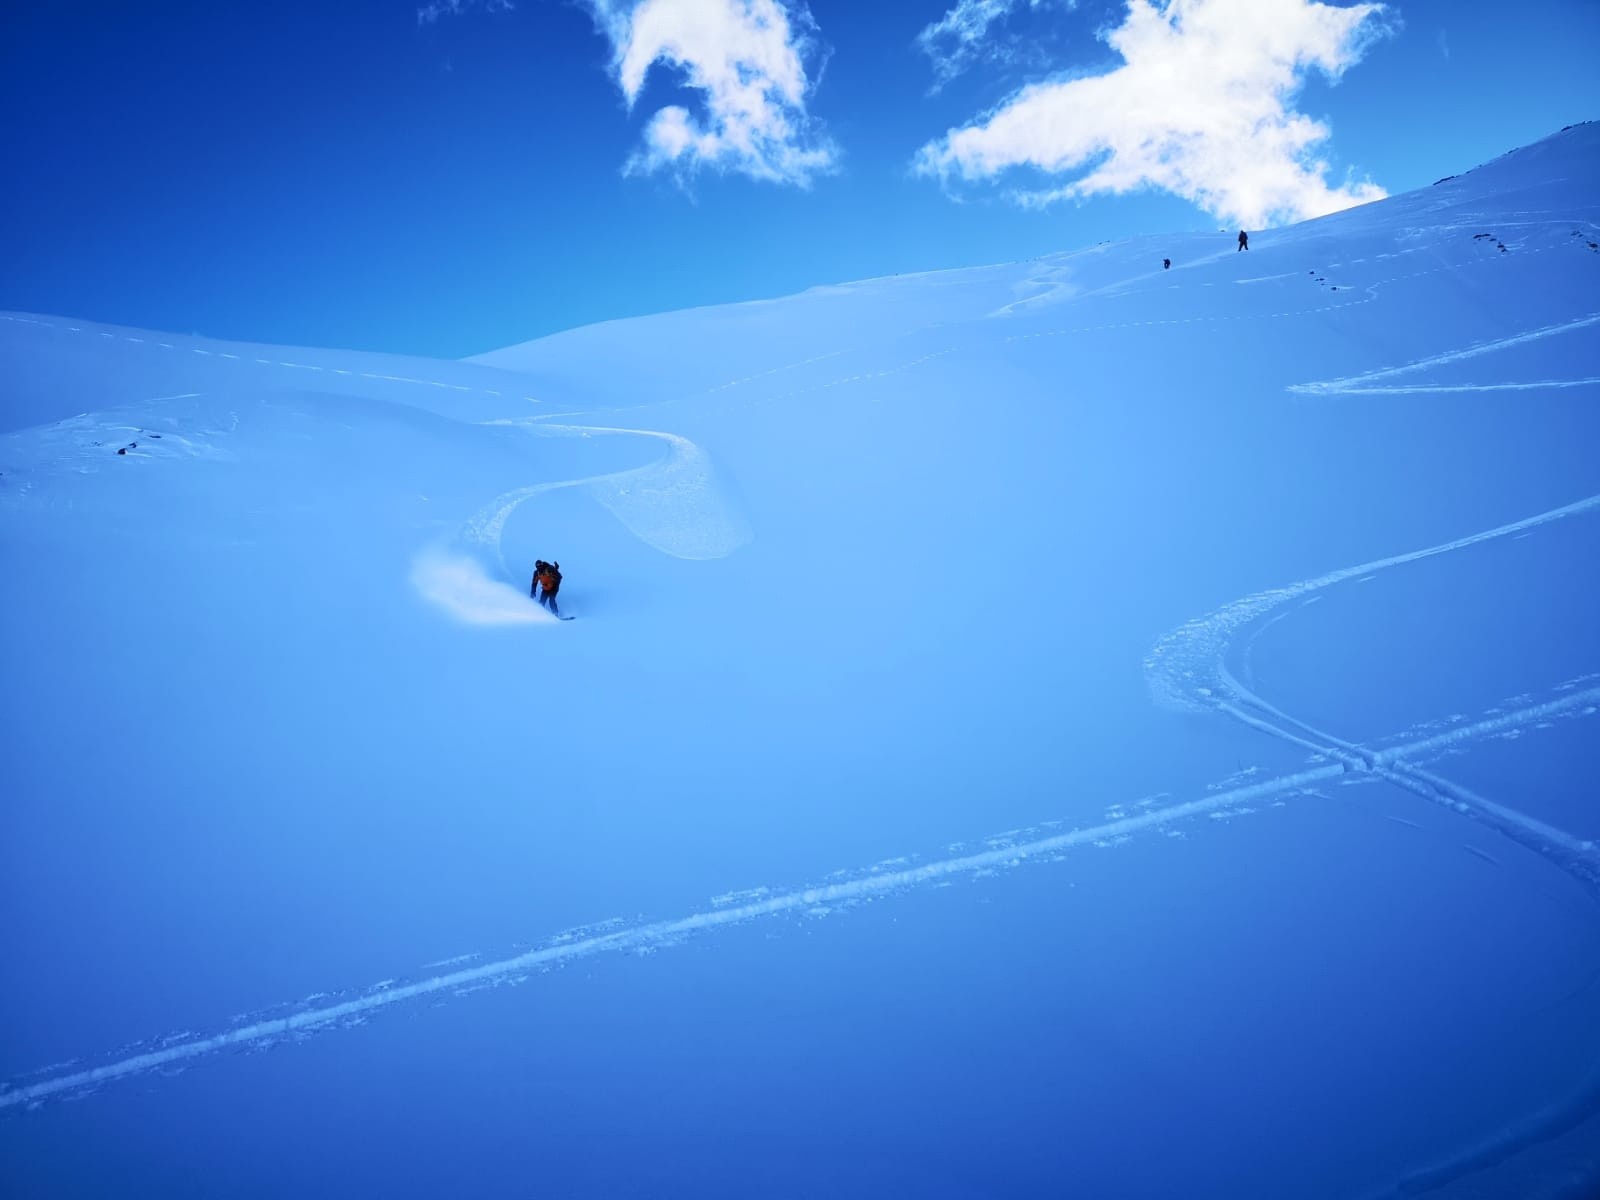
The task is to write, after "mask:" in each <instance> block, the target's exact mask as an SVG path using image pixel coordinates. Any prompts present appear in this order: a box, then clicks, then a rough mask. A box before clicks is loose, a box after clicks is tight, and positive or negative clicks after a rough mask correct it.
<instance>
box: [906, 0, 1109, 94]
mask: <svg viewBox="0 0 1600 1200" xmlns="http://www.w3.org/2000/svg"><path fill="white" fill-rule="evenodd" d="M1052 2H1059V3H1061V4H1062V5H1063V7H1065V8H1069V9H1071V8H1076V7H1077V6H1078V0H958V2H957V4H956V6H955V7H954V8H952V9H951V10H950V11H949V12H947V13H945V15H944V16H943V17H942V18H940V19H939V20H938V21H935V22H934V23H933V24H932V25H929V26H928V27H927V28H926V29H924V30H923V31H922V32H921V33H919V34H917V45H918V46H919V47H921V49H922V52H923V53H924V54H926V55H927V56H928V57H929V58H930V59H931V60H932V61H933V71H934V75H935V76H936V77H937V80H938V84H936V85H935V90H937V86H938V85H939V84H945V83H948V82H949V81H950V80H952V79H954V78H955V77H956V76H957V75H959V74H961V72H963V71H965V70H966V69H967V68H968V67H970V66H971V65H972V64H973V63H974V62H977V61H979V60H980V59H991V60H1001V61H1009V60H1010V59H1012V58H1013V57H1014V56H1015V54H1016V50H1017V47H1016V45H1015V44H1014V43H1008V42H1002V41H999V40H997V39H995V38H992V37H990V36H989V30H990V27H991V26H994V25H996V24H998V23H1000V22H1003V21H1004V20H1005V18H1007V17H1009V16H1010V15H1011V13H1012V11H1013V10H1014V9H1018V8H1021V7H1022V6H1023V5H1024V4H1026V5H1027V6H1028V8H1029V10H1030V11H1036V10H1038V9H1039V8H1041V7H1043V6H1045V5H1047V4H1050V3H1052Z"/></svg>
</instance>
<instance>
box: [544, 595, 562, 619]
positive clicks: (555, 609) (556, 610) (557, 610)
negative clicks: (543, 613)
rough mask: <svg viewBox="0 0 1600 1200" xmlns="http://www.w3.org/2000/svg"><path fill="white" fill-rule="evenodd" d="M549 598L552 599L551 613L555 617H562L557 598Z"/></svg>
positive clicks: (551, 596)
mask: <svg viewBox="0 0 1600 1200" xmlns="http://www.w3.org/2000/svg"><path fill="white" fill-rule="evenodd" d="M547 595H548V593H547ZM549 598H550V611H551V612H553V613H555V615H556V616H558V617H559V616H560V615H561V610H560V609H559V608H557V607H556V598H555V596H553V595H550V597H549Z"/></svg>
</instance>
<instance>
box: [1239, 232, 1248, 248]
mask: <svg viewBox="0 0 1600 1200" xmlns="http://www.w3.org/2000/svg"><path fill="white" fill-rule="evenodd" d="M1239 249H1241V250H1248V249H1250V235H1249V234H1248V233H1246V232H1245V231H1244V230H1242V229H1241V230H1239Z"/></svg>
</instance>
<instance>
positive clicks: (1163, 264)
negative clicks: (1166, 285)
mask: <svg viewBox="0 0 1600 1200" xmlns="http://www.w3.org/2000/svg"><path fill="white" fill-rule="evenodd" d="M1171 266H1172V260H1171V259H1170V258H1163V259H1162V260H1161V269H1162V270H1163V271H1165V270H1168V269H1169V268H1170V267H1171Z"/></svg>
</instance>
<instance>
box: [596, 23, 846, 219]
mask: <svg viewBox="0 0 1600 1200" xmlns="http://www.w3.org/2000/svg"><path fill="white" fill-rule="evenodd" d="M587 2H588V4H589V6H590V8H591V9H592V10H593V11H594V15H595V21H596V23H597V24H598V25H599V26H600V29H601V31H602V32H603V33H605V35H606V36H607V37H608V38H610V39H611V44H612V47H613V49H614V51H615V59H614V60H613V63H612V66H613V69H614V70H615V71H616V76H617V84H618V86H620V87H621V88H622V94H623V95H624V96H626V97H627V100H628V106H629V108H630V109H631V108H632V107H633V105H634V104H635V103H636V102H637V101H638V99H639V94H640V92H641V91H642V90H643V88H644V84H645V78H646V76H647V75H648V74H649V72H650V69H651V67H653V66H654V65H655V64H656V63H662V64H664V65H666V66H667V67H669V68H676V69H677V71H678V72H680V73H681V83H682V85H683V86H684V87H687V88H689V89H691V90H693V91H696V92H699V93H701V96H702V98H703V100H704V111H703V113H702V114H700V115H696V114H695V113H691V112H690V111H689V110H688V109H687V108H685V107H683V106H682V105H679V104H671V105H667V106H665V107H663V108H661V109H658V110H657V111H656V113H655V114H654V115H653V116H652V117H651V118H650V122H649V124H648V125H647V126H646V128H645V133H644V145H643V146H642V147H641V148H640V149H639V150H638V151H636V152H635V153H634V154H633V156H632V157H631V158H630V159H629V160H628V164H627V170H628V171H629V172H630V173H631V172H639V173H649V172H651V171H657V170H660V169H662V168H668V169H670V170H673V171H675V172H677V173H679V174H680V175H690V174H693V173H694V172H695V171H696V170H698V169H699V168H701V167H711V168H714V169H716V170H719V171H736V172H739V173H741V174H744V175H749V176H750V177H751V178H754V179H763V180H767V181H770V182H773V183H793V184H798V185H800V186H801V187H805V186H807V185H809V184H810V182H811V180H812V179H813V177H814V176H816V175H817V174H819V173H822V172H826V171H830V170H832V169H833V167H834V165H835V163H836V161H837V151H836V150H835V149H834V146H833V144H832V143H831V142H830V141H829V140H828V139H827V138H826V137H825V136H824V135H823V134H822V133H821V131H820V129H819V128H818V126H817V123H816V122H815V121H814V120H813V119H812V118H811V117H810V116H809V115H808V114H807V112H806V98H807V94H808V92H809V91H810V88H811V84H810V81H809V80H808V79H807V76H806V66H805V59H806V58H807V56H809V55H812V54H815V53H816V44H815V42H814V40H813V34H814V32H815V25H814V23H813V22H812V20H811V15H810V13H809V12H808V11H807V10H806V9H805V8H804V7H803V6H791V7H790V8H788V9H786V8H785V7H784V5H783V4H781V3H779V2H778V0H587Z"/></svg>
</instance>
